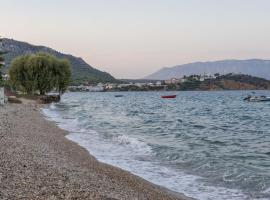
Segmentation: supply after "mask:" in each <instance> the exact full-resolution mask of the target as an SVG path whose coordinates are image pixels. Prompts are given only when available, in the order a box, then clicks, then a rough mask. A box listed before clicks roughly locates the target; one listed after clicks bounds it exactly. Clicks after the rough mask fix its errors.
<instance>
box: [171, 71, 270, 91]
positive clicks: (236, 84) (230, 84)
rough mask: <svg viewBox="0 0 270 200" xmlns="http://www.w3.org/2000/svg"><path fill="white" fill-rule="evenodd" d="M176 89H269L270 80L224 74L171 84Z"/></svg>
mask: <svg viewBox="0 0 270 200" xmlns="http://www.w3.org/2000/svg"><path fill="white" fill-rule="evenodd" d="M173 88H177V90H269V89H270V81H269V80H266V79H263V78H258V77H254V76H250V75H243V74H226V75H221V76H219V77H217V78H216V79H207V80H204V81H197V80H191V81H187V82H185V83H180V84H178V85H175V86H171V89H173Z"/></svg>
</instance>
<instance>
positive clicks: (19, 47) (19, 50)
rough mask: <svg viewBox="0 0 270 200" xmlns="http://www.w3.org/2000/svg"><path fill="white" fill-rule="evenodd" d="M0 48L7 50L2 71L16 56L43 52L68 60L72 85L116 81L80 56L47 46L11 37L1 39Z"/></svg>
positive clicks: (6, 68)
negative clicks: (35, 44)
mask: <svg viewBox="0 0 270 200" xmlns="http://www.w3.org/2000/svg"><path fill="white" fill-rule="evenodd" d="M0 49H2V50H4V51H6V52H7V54H6V55H4V58H5V61H6V65H5V67H4V72H7V71H8V68H9V66H10V64H11V62H12V60H13V59H14V58H16V57H18V56H22V55H29V54H35V53H39V52H45V53H49V54H51V55H54V56H55V57H57V58H60V59H66V60H68V61H69V62H70V64H71V72H72V77H71V79H72V83H71V84H72V85H79V84H81V83H85V82H88V83H99V82H103V83H105V82H111V83H115V82H117V80H116V79H115V78H114V77H112V76H111V75H110V74H108V73H107V72H102V71H99V70H97V69H95V68H93V67H91V66H90V65H88V64H87V63H86V62H85V61H84V60H83V59H82V58H78V57H74V56H72V55H67V54H63V53H60V52H58V51H55V50H53V49H51V48H48V47H44V46H34V45H31V44H28V43H25V42H19V41H16V40H11V39H3V42H2V45H1V44H0Z"/></svg>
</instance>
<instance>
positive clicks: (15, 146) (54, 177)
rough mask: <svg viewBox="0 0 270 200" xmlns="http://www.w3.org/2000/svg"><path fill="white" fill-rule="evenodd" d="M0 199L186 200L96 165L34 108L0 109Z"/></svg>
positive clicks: (29, 103) (11, 106)
mask: <svg viewBox="0 0 270 200" xmlns="http://www.w3.org/2000/svg"><path fill="white" fill-rule="evenodd" d="M0 127H1V129H0V152H1V161H0V182H1V184H0V198H1V199H183V200H185V199H190V198H188V197H185V196H184V195H182V194H179V193H176V192H172V191H170V190H168V189H166V188H163V187H161V186H157V185H154V184H152V183H150V182H148V181H146V180H144V179H143V178H141V177H138V176H136V175H133V174H131V173H130V172H127V171H124V170H122V169H120V168H117V167H114V166H110V165H108V164H105V163H101V162H99V161H97V159H96V158H95V157H94V156H92V155H91V154H90V153H89V152H88V151H87V150H86V149H84V148H83V147H81V146H79V145H78V144H76V143H74V142H72V141H70V140H68V139H67V138H66V137H65V135H67V134H68V132H66V131H64V130H62V129H60V128H59V127H57V125H56V124H55V123H54V122H50V121H47V120H46V119H44V117H43V116H42V114H41V112H40V111H39V105H37V104H35V103H34V102H32V101H27V100H24V101H23V104H21V105H15V104H8V105H5V106H4V107H0Z"/></svg>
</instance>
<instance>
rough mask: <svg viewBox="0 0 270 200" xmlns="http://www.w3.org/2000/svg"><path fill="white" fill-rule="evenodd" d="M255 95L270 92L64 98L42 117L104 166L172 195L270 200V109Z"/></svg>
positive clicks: (77, 95)
mask: <svg viewBox="0 0 270 200" xmlns="http://www.w3.org/2000/svg"><path fill="white" fill-rule="evenodd" d="M119 94H121V95H123V96H122V97H115V95H119ZM168 94H176V95H177V98H175V99H162V98H161V95H168ZM249 94H251V95H266V96H270V91H192V92H182V91H180V92H121V93H120V92H100V93H90V92H77V93H66V94H65V95H63V96H62V100H61V102H60V103H57V104H51V105H48V106H47V107H44V108H43V110H42V112H43V114H44V116H45V117H46V118H47V119H48V120H52V121H55V122H56V123H57V125H58V126H59V127H60V128H62V129H65V130H67V131H68V132H69V134H68V135H67V136H66V137H67V138H68V139H70V140H72V141H74V142H76V143H78V144H79V145H81V146H83V147H85V148H86V149H87V150H88V151H89V152H90V153H91V154H92V155H94V156H95V157H96V158H97V159H98V160H99V161H101V162H104V163H108V164H111V165H113V166H117V167H120V168H122V169H125V170H128V171H130V172H132V173H133V174H136V175H138V176H141V177H143V178H144V179H146V180H148V181H150V182H152V183H155V184H158V185H161V186H164V187H167V188H169V189H170V190H173V191H176V192H179V193H183V194H185V195H186V196H189V197H193V198H195V199H202V200H212V199H215V200H219V199H220V200H223V199H226V200H227V199H231V200H234V199H236V200H240V199H241V200H242V199H260V200H261V199H270V102H245V101H243V98H244V97H246V96H247V95H249Z"/></svg>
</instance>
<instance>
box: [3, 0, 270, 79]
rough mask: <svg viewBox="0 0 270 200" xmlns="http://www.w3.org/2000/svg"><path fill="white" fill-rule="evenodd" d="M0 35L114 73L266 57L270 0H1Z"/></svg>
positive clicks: (144, 72) (269, 46) (137, 73)
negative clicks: (59, 52) (49, 49)
mask: <svg viewBox="0 0 270 200" xmlns="http://www.w3.org/2000/svg"><path fill="white" fill-rule="evenodd" d="M0 5H1V11H0V19H1V22H0V35H1V36H2V37H7V38H12V39H16V40H20V41H26V42H29V43H32V44H35V45H44V46H48V47H51V48H53V49H56V50H58V51H61V52H63V53H68V54H72V55H74V56H77V57H82V58H83V59H84V60H85V61H86V62H87V63H89V64H90V65H91V66H93V67H95V68H97V69H99V70H102V71H107V72H109V73H111V74H112V75H113V76H115V77H116V78H143V77H145V76H146V75H149V74H151V73H153V72H155V71H157V70H159V69H160V68H162V67H170V66H175V65H179V64H185V63H190V62H196V61H213V60H222V59H249V58H264V59H269V58H270V20H269V19H270V0H0Z"/></svg>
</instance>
